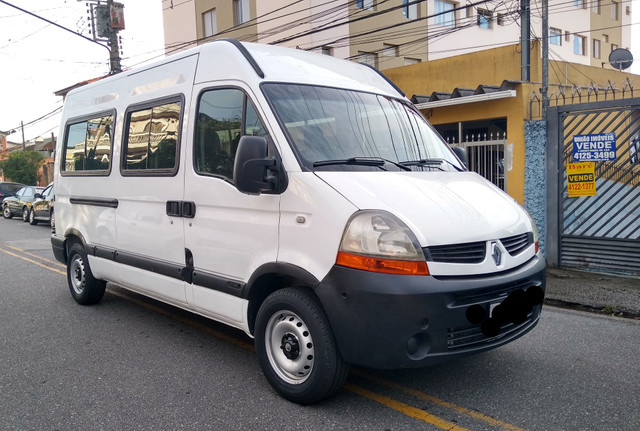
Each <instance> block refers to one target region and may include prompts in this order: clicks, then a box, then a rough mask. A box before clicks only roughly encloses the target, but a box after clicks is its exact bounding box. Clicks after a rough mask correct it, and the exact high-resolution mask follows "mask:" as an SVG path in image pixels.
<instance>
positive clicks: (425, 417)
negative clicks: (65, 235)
mask: <svg viewBox="0 0 640 431" xmlns="http://www.w3.org/2000/svg"><path fill="white" fill-rule="evenodd" d="M2 245H3V246H4V247H7V248H10V249H12V250H15V251H18V252H20V253H21V254H16V253H13V252H11V251H9V250H5V249H2V248H0V251H2V252H3V253H5V254H8V255H10V256H14V257H17V258H18V259H22V260H24V261H26V262H29V263H33V264H34V265H37V266H39V267H41V268H44V269H48V270H50V271H53V272H55V273H57V274H61V275H64V276H66V275H67V273H66V271H61V270H59V269H56V268H53V267H51V266H48V265H45V264H43V263H40V262H38V261H35V260H33V259H30V258H28V257H25V256H24V254H27V255H29V256H33V257H36V258H38V259H41V260H44V261H46V262H49V263H52V264H55V265H57V266H63V265H61V264H59V263H58V262H55V261H52V260H50V259H46V258H41V257H40V256H37V255H34V254H32V253H28V252H26V251H24V250H22V249H20V248H17V247H13V246H10V245H7V244H2ZM109 292H110V293H111V294H112V295H115V296H118V297H120V298H123V299H125V300H127V301H130V302H132V303H134V304H136V305H139V306H141V307H144V308H146V309H148V310H151V311H154V312H156V313H159V314H161V315H163V316H166V317H169V318H171V319H172V320H176V321H178V322H180V323H183V324H185V325H187V326H191V327H192V328H195V329H198V330H200V331H202V332H205V333H207V334H210V335H212V336H214V337H216V338H218V339H221V340H224V341H227V342H229V343H231V344H234V345H236V346H238V347H241V348H243V349H246V350H250V351H255V347H254V345H253V344H251V343H247V342H245V341H242V340H238V339H237V338H234V337H232V336H229V335H227V334H224V333H223V332H220V331H216V330H215V329H212V328H210V327H208V326H206V325H203V324H201V323H198V322H195V321H193V320H191V319H189V318H186V317H182V316H180V315H178V314H175V313H172V312H170V311H168V310H165V309H163V308H161V307H158V306H155V305H152V304H149V303H148V302H144V301H142V300H139V299H137V298H134V297H132V296H129V295H126V294H123V293H120V292H117V291H113V290H110V291H109ZM351 372H353V373H355V374H357V375H359V376H361V377H364V378H366V379H368V380H371V381H373V382H375V383H378V384H381V385H383V386H387V387H389V388H392V389H395V390H398V391H400V392H403V393H406V394H409V395H412V396H414V397H416V398H418V399H421V400H425V401H429V402H431V403H433V404H436V405H438V406H441V407H446V408H449V409H452V410H454V411H456V412H458V413H461V414H466V415H468V416H471V417H472V418H474V419H478V420H481V421H484V422H486V423H488V424H489V425H491V426H494V427H496V426H497V427H500V428H503V429H506V430H509V431H525V430H524V429H523V428H519V427H516V426H515V425H511V424H508V423H506V422H503V421H500V420H498V419H494V418H492V417H489V416H486V415H483V414H482V413H479V412H475V411H473V410H469V409H467V408H464V407H461V406H458V405H455V404H453V403H450V402H447V401H444V400H441V399H439V398H436V397H434V396H432V395H428V394H425V393H423V392H420V391H417V390H415V389H411V388H407V387H404V386H402V385H400V384H397V383H394V382H391V381H388V380H384V379H381V378H378V377H375V376H371V375H369V374H366V373H364V372H362V371H359V370H352V371H351ZM344 388H345V389H346V390H348V391H350V392H353V393H355V394H358V395H360V396H362V397H364V398H367V399H369V400H372V401H375V402H377V403H380V404H382V405H384V406H386V407H388V408H390V409H392V410H395V411H397V412H400V413H402V414H404V415H406V416H409V417H411V418H414V419H417V420H421V421H423V422H426V423H428V424H431V425H433V426H435V427H437V428H440V429H443V430H449V431H469V430H468V429H467V428H464V427H461V426H458V425H456V424H454V423H452V422H449V421H446V420H444V419H441V418H439V417H438V416H435V415H432V414H430V413H428V412H426V411H425V410H422V409H419V408H416V407H412V406H410V405H408V404H405V403H402V402H400V401H397V400H394V399H393V398H389V397H386V396H383V395H380V394H376V393H374V392H371V391H368V390H366V389H364V388H361V387H359V386H356V385H354V384H351V383H345V385H344Z"/></svg>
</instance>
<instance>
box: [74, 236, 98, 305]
mask: <svg viewBox="0 0 640 431" xmlns="http://www.w3.org/2000/svg"><path fill="white" fill-rule="evenodd" d="M67 282H68V283H69V290H70V291H71V296H73V299H75V300H76V302H77V303H78V304H81V305H91V304H97V303H98V302H100V300H101V299H102V297H103V296H104V291H105V288H106V287H107V283H106V282H105V281H103V280H97V279H95V278H94V277H93V274H92V273H91V268H90V267H89V260H88V259H87V254H86V253H85V251H84V247H82V245H80V244H78V243H76V244H73V246H71V249H70V250H69V258H68V259H67Z"/></svg>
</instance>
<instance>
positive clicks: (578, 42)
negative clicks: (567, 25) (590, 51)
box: [573, 34, 587, 55]
mask: <svg viewBox="0 0 640 431" xmlns="http://www.w3.org/2000/svg"><path fill="white" fill-rule="evenodd" d="M573 53H574V54H577V55H587V38H586V37H584V36H578V35H577V34H576V35H574V36H573Z"/></svg>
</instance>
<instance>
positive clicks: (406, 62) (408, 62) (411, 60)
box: [404, 57, 422, 66]
mask: <svg viewBox="0 0 640 431" xmlns="http://www.w3.org/2000/svg"><path fill="white" fill-rule="evenodd" d="M421 62H422V60H420V59H419V58H409V57H405V58H404V65H405V66H411V65H412V64H418V63H421Z"/></svg>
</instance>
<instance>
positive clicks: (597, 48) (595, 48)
mask: <svg viewBox="0 0 640 431" xmlns="http://www.w3.org/2000/svg"><path fill="white" fill-rule="evenodd" d="M593 58H600V41H599V40H598V39H593Z"/></svg>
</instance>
